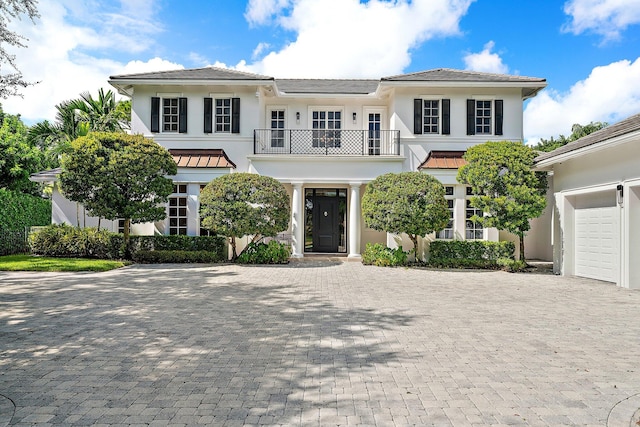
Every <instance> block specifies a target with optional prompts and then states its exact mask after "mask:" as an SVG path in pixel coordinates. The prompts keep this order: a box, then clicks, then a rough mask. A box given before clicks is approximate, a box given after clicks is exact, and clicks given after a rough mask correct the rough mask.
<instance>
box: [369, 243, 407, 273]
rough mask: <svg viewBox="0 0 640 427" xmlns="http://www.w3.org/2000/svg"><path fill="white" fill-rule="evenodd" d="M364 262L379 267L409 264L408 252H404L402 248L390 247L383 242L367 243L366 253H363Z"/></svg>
mask: <svg viewBox="0 0 640 427" xmlns="http://www.w3.org/2000/svg"><path fill="white" fill-rule="evenodd" d="M362 263H363V264H365V265H377V266H379V267H398V266H401V265H407V252H404V251H403V250H402V248H396V249H391V248H388V247H386V246H385V245H383V244H381V243H376V244H371V243H367V246H366V248H365V250H364V253H363V254H362Z"/></svg>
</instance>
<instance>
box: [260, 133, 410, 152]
mask: <svg viewBox="0 0 640 427" xmlns="http://www.w3.org/2000/svg"><path fill="white" fill-rule="evenodd" d="M253 153H254V154H273V155H279V154H280V155H312V156H313V155H318V156H399V155H400V131H398V130H334V129H255V130H254V131H253Z"/></svg>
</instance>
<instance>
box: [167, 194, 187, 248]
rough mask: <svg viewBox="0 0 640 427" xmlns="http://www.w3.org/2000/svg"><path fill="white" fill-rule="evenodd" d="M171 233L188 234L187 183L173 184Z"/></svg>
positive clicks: (170, 209) (170, 215) (170, 206)
mask: <svg viewBox="0 0 640 427" xmlns="http://www.w3.org/2000/svg"><path fill="white" fill-rule="evenodd" d="M169 234H182V235H186V234H187V185H186V184H177V185H174V186H173V195H172V196H171V197H169Z"/></svg>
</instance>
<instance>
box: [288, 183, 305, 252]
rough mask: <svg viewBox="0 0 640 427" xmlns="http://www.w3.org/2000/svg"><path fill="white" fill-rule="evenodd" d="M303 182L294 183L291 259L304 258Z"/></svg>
mask: <svg viewBox="0 0 640 427" xmlns="http://www.w3.org/2000/svg"><path fill="white" fill-rule="evenodd" d="M302 184H303V183H302V182H292V183H291V185H292V186H293V200H292V201H291V204H292V206H291V234H292V240H291V257H292V258H302V257H303V256H304V254H303V253H302V251H303V249H304V208H303V205H302V201H303V197H302Z"/></svg>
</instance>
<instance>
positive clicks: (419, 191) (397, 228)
mask: <svg viewBox="0 0 640 427" xmlns="http://www.w3.org/2000/svg"><path fill="white" fill-rule="evenodd" d="M362 216H363V218H364V222H365V224H366V226H367V227H369V228H373V229H374V230H379V231H386V232H387V233H394V234H400V233H406V234H407V235H408V236H409V238H410V239H411V241H412V242H413V252H414V254H415V256H416V259H417V256H418V237H422V236H426V235H427V234H429V233H432V232H434V231H439V230H442V229H443V228H445V227H446V226H447V224H448V223H449V209H448V207H447V201H446V200H445V198H444V187H443V186H442V184H441V183H440V181H438V180H437V179H436V178H434V177H432V176H431V175H427V174H424V173H421V172H402V173H397V174H396V173H388V174H385V175H380V176H379V177H377V178H376V179H374V180H373V181H371V182H370V183H369V184H367V189H366V191H365V193H364V196H363V197H362Z"/></svg>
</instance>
